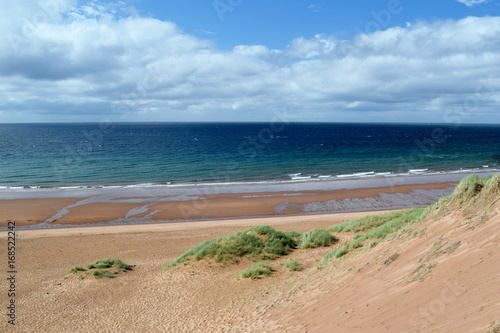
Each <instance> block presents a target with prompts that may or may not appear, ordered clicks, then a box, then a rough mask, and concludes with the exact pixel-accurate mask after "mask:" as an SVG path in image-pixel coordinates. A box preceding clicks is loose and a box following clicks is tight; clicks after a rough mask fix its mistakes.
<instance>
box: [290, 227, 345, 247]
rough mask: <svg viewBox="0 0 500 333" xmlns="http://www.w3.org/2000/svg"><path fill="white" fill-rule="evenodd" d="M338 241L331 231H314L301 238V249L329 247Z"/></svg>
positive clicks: (304, 234)
mask: <svg viewBox="0 0 500 333" xmlns="http://www.w3.org/2000/svg"><path fill="white" fill-rule="evenodd" d="M336 241H338V239H337V238H336V237H335V236H333V235H332V234H331V233H330V231H328V230H325V229H313V230H311V231H308V232H306V233H303V234H302V235H300V237H299V244H300V245H299V248H301V249H312V248H316V247H320V246H329V245H331V244H333V243H335V242H336Z"/></svg>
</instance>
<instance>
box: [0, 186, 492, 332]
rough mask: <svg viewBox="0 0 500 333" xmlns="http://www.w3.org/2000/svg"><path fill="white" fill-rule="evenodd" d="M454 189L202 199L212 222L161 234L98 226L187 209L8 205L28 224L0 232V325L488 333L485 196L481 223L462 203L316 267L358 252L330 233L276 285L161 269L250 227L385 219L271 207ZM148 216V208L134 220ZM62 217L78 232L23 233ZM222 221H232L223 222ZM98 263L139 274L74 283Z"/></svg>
mask: <svg viewBox="0 0 500 333" xmlns="http://www.w3.org/2000/svg"><path fill="white" fill-rule="evenodd" d="M453 188H454V186H453V184H450V183H447V182H446V183H444V182H443V183H437V184H413V185H403V186H399V187H397V186H395V187H386V188H368V189H351V190H343V191H331V192H326V193H325V192H321V191H300V192H292V191H290V192H253V193H225V194H224V195H217V196H214V195H206V197H205V198H203V199H199V198H198V199H196V200H200V201H199V202H207V203H208V204H207V205H206V207H205V208H206V210H205V211H203V209H200V217H201V216H203V217H205V216H208V217H210V219H206V220H203V218H200V219H194V220H184V221H174V220H169V221H168V222H166V223H161V222H159V221H161V220H142V221H143V222H142V223H131V221H129V223H121V224H120V223H114V222H113V223H102V222H103V221H106V219H109V220H112V221H120V219H118V220H117V219H116V218H117V217H123V216H126V214H130V212H131V211H135V212H137V215H140V214H142V215H148V214H149V213H148V212H149V210H151V211H157V214H158V218H159V219H161V218H171V219H172V218H175V217H178V215H175V213H173V215H168V214H167V212H172V211H173V210H172V207H173V206H175V205H176V204H177V205H181V204H191V203H193V202H191V201H190V200H184V201H172V202H158V199H159V198H158V197H156V200H157V202H156V203H151V202H149V201H150V200H151V196H135V197H127V196H125V197H123V196H117V195H118V194H119V193H115V194H114V195H113V196H109V197H108V199H109V200H108V199H106V202H101V203H97V202H95V200H88V198H87V201H84V203H86V202H87V203H89V204H88V205H76V206H75V204H77V203H78V202H81V201H82V200H85V198H78V197H77V198H65V199H62V200H61V199H58V198H45V199H33V198H31V199H27V198H25V199H14V200H11V201H9V200H3V201H1V203H2V204H3V205H4V206H2V207H3V209H2V211H5V212H8V215H4V216H13V217H16V216H17V217H19V218H22V219H18V220H19V221H22V222H21V223H20V224H17V222H16V226H15V227H11V228H10V230H7V229H4V230H3V231H1V232H0V239H1V240H2V243H4V244H5V243H6V241H7V240H8V237H9V236H12V232H14V233H15V236H16V237H15V249H14V250H13V252H12V251H11V254H9V255H8V253H7V252H6V250H7V247H6V246H4V247H2V248H1V252H0V255H1V256H2V257H7V258H9V260H11V259H12V260H11V261H12V262H13V264H12V265H13V266H12V267H11V269H12V273H9V274H8V276H7V278H11V279H14V280H8V281H10V290H14V294H13V295H14V296H12V295H11V296H8V295H9V294H8V293H6V292H2V293H1V297H0V302H1V304H2V306H3V305H5V307H6V306H7V304H10V303H9V302H11V300H12V299H14V300H15V322H16V325H11V324H10V323H9V322H8V320H7V319H8V318H7V317H4V320H2V322H1V324H0V330H1V331H2V332H3V331H6V332H11V331H12V332H48V333H49V332H88V331H99V332H118V331H127V332H144V331H149V332H256V331H258V332H332V330H333V331H335V332H346V333H347V332H349V333H351V332H355V333H356V332H359V333H361V332H366V331H375V332H382V331H384V332H398V333H400V332H458V331H460V332H478V333H484V332H487V329H488V327H489V326H492V325H496V324H495V320H498V318H497V317H496V316H497V314H498V313H499V309H500V303H498V297H497V296H498V290H497V291H495V290H493V289H492V286H497V285H498V283H500V281H499V280H498V274H497V267H498V265H499V264H500V258H499V256H498V253H499V252H498V251H496V249H498V246H499V244H500V239H499V237H500V236H499V235H500V230H499V226H500V220H499V217H500V215H499V214H498V205H497V203H496V201H494V200H493V201H492V199H491V198H490V199H488V200H490V201H487V202H486V203H487V206H485V207H489V208H488V209H487V214H486V215H485V213H484V211H485V210H484V209H483V213H480V212H479V211H480V210H481V209H482V208H481V209H480V208H478V207H476V206H474V205H472V206H467V207H468V208H466V207H464V208H463V209H462V206H461V205H455V206H450V208H449V209H448V208H446V209H444V210H442V211H439V212H437V213H436V214H435V215H434V216H433V217H432V218H429V219H426V220H424V221H423V222H419V223H418V224H417V225H416V226H415V227H414V228H413V229H411V230H410V232H408V233H404V234H401V235H400V236H399V237H396V238H394V239H391V240H389V241H385V242H382V243H380V244H378V245H377V244H376V243H374V244H375V245H370V246H368V247H366V246H365V247H363V248H361V249H359V251H356V252H355V253H353V254H352V255H347V256H346V258H345V259H344V258H343V259H342V260H339V261H338V262H335V263H332V264H328V265H327V266H324V267H322V268H320V269H318V264H319V263H320V262H321V260H322V258H323V257H324V256H325V255H326V254H327V253H329V252H331V251H332V250H335V249H339V248H340V247H341V246H343V244H344V243H345V242H349V241H352V239H353V237H354V234H353V233H352V232H346V233H337V234H336V237H338V242H337V243H335V244H333V245H331V246H328V247H318V248H313V249H298V250H295V251H294V252H293V253H292V254H290V255H287V256H284V257H281V258H278V259H276V260H273V261H272V265H273V269H274V271H273V276H272V277H266V278H262V279H258V280H250V279H243V278H241V276H240V274H241V272H242V271H243V270H245V269H246V268H247V267H248V266H249V265H251V264H252V262H250V260H248V259H247V258H241V259H240V261H239V262H238V263H237V264H234V265H229V266H226V267H221V266H220V265H219V264H216V263H215V262H213V261H210V260H202V261H199V262H194V263H190V264H188V265H187V266H183V265H180V266H179V267H177V268H174V269H170V270H166V271H165V270H164V267H165V265H166V264H168V263H170V262H172V261H173V260H174V259H175V258H177V257H178V256H180V255H181V254H182V253H184V252H185V251H187V250H188V249H190V248H192V247H193V246H195V245H197V244H199V243H201V242H203V241H206V240H209V239H212V238H215V237H221V236H224V235H228V234H230V233H235V232H238V231H241V230H243V229H245V228H248V227H252V226H256V225H269V226H272V227H274V228H275V229H276V230H279V231H298V232H301V233H304V232H307V231H309V230H312V229H325V228H328V227H331V226H333V225H336V224H339V223H342V222H345V221H350V220H352V219H355V218H358V217H362V216H365V215H366V214H383V213H385V212H387V210H379V211H376V212H374V211H371V212H369V211H357V212H342V213H334V214H332V213H328V214H305V212H304V210H302V211H300V212H299V213H301V214H299V215H294V213H296V211H292V210H290V211H288V212H285V213H283V212H281V213H277V212H273V207H276V205H280V204H282V203H283V202H284V201H286V202H288V203H289V204H290V203H291V204H293V205H299V207H304V206H300V205H308V204H311V203H316V204H318V203H321V202H330V201H335V202H336V200H337V201H342V200H346V199H348V200H359V201H358V202H360V203H362V202H363V201H362V200H366V199H370V200H382V201H383V200H384V198H383V196H384V194H385V195H395V196H402V195H403V196H404V195H408V194H411V193H414V192H415V191H417V193H420V192H418V191H441V190H445V191H451V190H452V189H453ZM298 193H300V194H298ZM420 195H421V193H420ZM346 197H348V198H346ZM400 198H401V197H400ZM419 198H421V199H422V196H420V197H419ZM427 199H428V200H430V198H427ZM479 200H482V199H479ZM108 201H113V202H116V203H113V202H108ZM122 201H125V202H122ZM130 201H132V202H130ZM160 201H161V200H160ZM479 202H481V205H484V204H486V203H482V202H483V201H479ZM490 202H492V203H490ZM72 205H73V207H74V208H72ZM113 205H117V206H113ZM145 205H146V206H147V208H148V210H146V211H140V209H138V207H143V206H145ZM148 205H149V206H148ZM193 205H194V204H193ZM68 207H69V208H68ZM231 207H233V209H234V210H231ZM238 207H246V208H244V209H242V210H241V212H242V213H241V214H242V215H248V214H252V215H255V217H239V218H237V214H235V212H238V211H239V210H238ZM481 207H483V206H481ZM23 208H24V211H23ZM64 208H66V209H67V210H68V212H69V213H68V214H65V215H62V217H61V219H62V220H63V221H66V223H73V224H68V225H66V226H67V227H64V226H65V225H64V224H63V223H60V222H59V224H55V225H54V226H55V227H52V228H51V227H49V226H48V225H47V224H45V225H43V227H39V228H31V229H30V228H28V229H26V227H29V224H30V223H31V224H32V223H36V222H37V221H41V220H42V219H43V218H46V217H47V216H49V217H50V216H51V214H54V211H61V210H64ZM75 208H76V209H75ZM246 209H248V210H246ZM478 209H479V211H478ZM174 212H175V211H174ZM219 212H221V213H222V214H218V213H219ZM391 212H392V211H391ZM162 214H164V215H162ZM202 214H203V215H202ZM286 214H290V215H286ZM481 214H482V215H481ZM235 215H236V216H235ZM271 215H273V216H271ZM227 216H232V218H226V219H220V217H227ZM37 217H38V219H36V218H37ZM103 217H106V218H103ZM217 218H219V219H217ZM23 219H24V220H23ZM113 219H114V220H113ZM30 220H31V221H30ZM92 221H99V222H95V223H97V225H93V224H92V223H89V222H92ZM132 221H133V220H132ZM146 221H149V223H147V222H146ZM436 221H438V222H439V223H437V222H436ZM78 222H81V223H78ZM41 223H42V224H43V222H41ZM33 225H34V224H32V226H33ZM11 226H12V224H11ZM68 226H70V227H68ZM9 232H10V234H9ZM11 241H12V240H11ZM11 245H12V244H11ZM12 253H13V254H14V257H11V255H12ZM395 254H397V255H395ZM105 258H115V259H121V260H123V261H125V262H126V263H127V264H130V265H133V270H131V271H129V272H126V273H122V274H119V275H118V276H116V277H115V278H113V279H109V278H101V279H96V278H94V277H93V276H91V275H90V276H88V277H86V278H84V279H80V278H77V275H75V274H69V273H68V271H69V270H70V269H71V268H72V267H76V266H86V265H87V264H89V263H91V262H94V261H95V260H97V259H105ZM390 258H393V259H390ZM389 259H390V260H389ZM292 260H296V261H297V262H299V263H300V264H301V265H302V270H301V271H299V272H294V271H290V270H289V269H287V268H286V267H285V264H286V263H287V262H290V261H292ZM393 260H395V261H394V263H391V262H392V261H393ZM389 263H390V264H389ZM478 272H480V274H478ZM6 274H7V273H6ZM12 281H14V282H12ZM6 287H8V286H6ZM12 288H13V289H12ZM464 306H465V308H464ZM464 309H465V310H464ZM7 311H10V310H9V309H7ZM4 312H5V311H4ZM492 327H493V326H492Z"/></svg>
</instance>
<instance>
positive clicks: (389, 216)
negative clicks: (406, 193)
mask: <svg viewBox="0 0 500 333" xmlns="http://www.w3.org/2000/svg"><path fill="white" fill-rule="evenodd" d="M426 213H427V209H426V208H408V209H402V210H398V211H395V212H390V213H385V214H379V215H375V218H369V217H366V219H365V218H361V219H355V220H352V221H347V222H344V223H342V224H339V225H336V226H333V227H331V228H329V229H328V230H349V231H354V230H358V231H359V230H364V231H366V230H368V231H367V232H366V233H365V234H356V235H355V236H354V237H353V239H352V241H351V242H346V243H344V245H343V246H342V247H341V248H339V249H335V250H333V251H331V252H329V253H327V254H326V255H325V256H323V259H322V260H321V262H320V263H319V264H318V267H322V266H324V265H325V264H326V263H327V262H329V261H331V260H333V259H337V258H340V257H343V256H344V255H346V254H347V253H349V251H351V250H354V249H357V248H361V247H363V246H364V245H365V241H366V240H370V241H371V242H370V243H369V244H370V248H371V247H374V246H376V244H377V243H379V242H381V241H383V240H386V239H387V238H389V237H391V236H393V235H395V234H396V233H398V232H400V231H401V230H403V229H404V228H406V227H407V226H409V225H411V224H413V223H416V222H418V221H420V220H422V219H423V218H424V217H425V215H426ZM382 222H383V223H382ZM368 226H371V229H370V228H369V227H368Z"/></svg>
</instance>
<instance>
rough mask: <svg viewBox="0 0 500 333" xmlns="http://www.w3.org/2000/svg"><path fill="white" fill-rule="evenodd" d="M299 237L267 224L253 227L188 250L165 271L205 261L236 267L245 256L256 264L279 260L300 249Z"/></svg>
mask: <svg viewBox="0 0 500 333" xmlns="http://www.w3.org/2000/svg"><path fill="white" fill-rule="evenodd" d="M297 234H298V233H285V232H281V231H276V230H275V229H274V228H272V227H270V226H266V225H264V226H256V227H251V228H248V229H245V230H243V231H240V232H238V233H236V234H231V235H228V236H224V237H219V238H215V239H210V240H207V241H204V242H203V243H201V244H198V245H196V246H195V247H193V248H191V249H190V250H188V251H186V252H185V253H184V254H182V255H181V256H180V257H178V258H177V259H175V260H174V261H173V262H171V263H170V264H168V265H167V266H166V267H165V269H169V268H173V267H175V266H176V265H178V264H180V263H184V264H185V263H187V262H188V261H198V260H202V259H206V258H211V259H213V260H214V261H215V262H217V263H220V264H221V265H226V264H235V263H237V262H238V261H239V259H238V258H241V257H243V256H246V257H247V258H248V259H250V260H251V261H254V262H257V261H260V260H269V259H276V258H278V257H280V256H283V255H286V254H288V253H290V252H292V251H293V249H295V248H297V236H298V235H297Z"/></svg>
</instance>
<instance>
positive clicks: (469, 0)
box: [457, 0, 490, 7]
mask: <svg viewBox="0 0 500 333" xmlns="http://www.w3.org/2000/svg"><path fill="white" fill-rule="evenodd" d="M457 1H458V2H460V3H463V4H464V5H466V6H467V7H474V6H476V5H480V4H482V3H486V2H489V1H490V0H457Z"/></svg>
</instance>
